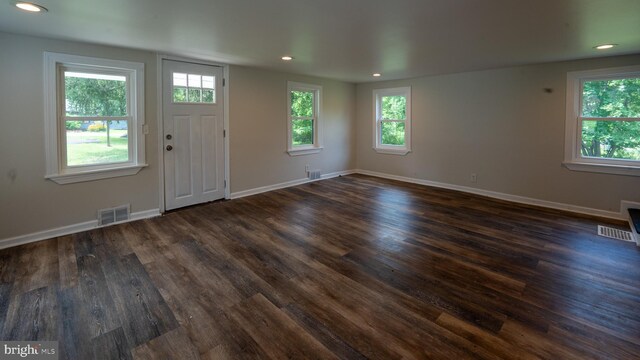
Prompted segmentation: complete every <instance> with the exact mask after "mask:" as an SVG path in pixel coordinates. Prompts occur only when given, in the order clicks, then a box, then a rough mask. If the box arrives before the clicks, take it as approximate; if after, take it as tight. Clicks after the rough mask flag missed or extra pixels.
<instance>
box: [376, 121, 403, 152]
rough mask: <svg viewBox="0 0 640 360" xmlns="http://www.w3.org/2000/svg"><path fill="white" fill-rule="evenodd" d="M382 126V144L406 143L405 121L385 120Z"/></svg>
mask: <svg viewBox="0 0 640 360" xmlns="http://www.w3.org/2000/svg"><path fill="white" fill-rule="evenodd" d="M380 125H381V128H382V131H381V132H382V139H381V144H382V145H400V146H402V145H404V122H403V121H402V122H399V121H383V122H382V123H381V124H380Z"/></svg>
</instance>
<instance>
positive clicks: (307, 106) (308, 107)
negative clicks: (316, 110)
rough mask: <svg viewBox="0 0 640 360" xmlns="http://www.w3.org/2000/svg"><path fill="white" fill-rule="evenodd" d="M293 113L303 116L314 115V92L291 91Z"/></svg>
mask: <svg viewBox="0 0 640 360" xmlns="http://www.w3.org/2000/svg"><path fill="white" fill-rule="evenodd" d="M291 115H293V116H301V117H313V92H311V91H292V92H291Z"/></svg>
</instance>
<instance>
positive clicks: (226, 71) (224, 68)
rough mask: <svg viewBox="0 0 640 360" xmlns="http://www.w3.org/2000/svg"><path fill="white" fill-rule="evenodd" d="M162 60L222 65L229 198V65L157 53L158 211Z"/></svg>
mask: <svg viewBox="0 0 640 360" xmlns="http://www.w3.org/2000/svg"><path fill="white" fill-rule="evenodd" d="M163 60H173V61H182V62H187V63H193V64H201V65H213V66H220V67H222V73H223V76H224V79H225V80H224V81H225V85H224V86H223V88H224V89H223V91H224V104H223V109H222V111H223V113H222V117H223V123H224V131H225V133H226V136H225V137H224V182H225V183H226V186H225V188H224V198H225V199H229V198H230V197H231V191H230V190H231V181H230V172H229V170H230V166H229V136H230V133H229V65H228V64H221V63H217V62H213V61H207V60H199V59H190V58H185V57H181V56H176V55H168V54H158V55H157V56H156V84H157V86H156V89H157V91H156V105H157V106H156V114H157V116H156V118H157V124H158V130H157V131H158V148H157V151H158V179H159V186H160V188H159V191H158V193H159V195H158V202H159V204H158V205H159V206H158V207H159V209H160V213H164V212H165V211H166V209H165V196H164V194H165V192H164V187H165V181H164V180H165V179H164V153H165V151H164V117H163V109H162V103H163V100H162V95H163V93H162V90H163V89H162V61H163Z"/></svg>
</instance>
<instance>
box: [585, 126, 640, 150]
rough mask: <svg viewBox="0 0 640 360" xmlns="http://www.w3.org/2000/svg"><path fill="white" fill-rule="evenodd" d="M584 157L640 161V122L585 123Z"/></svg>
mask: <svg viewBox="0 0 640 360" xmlns="http://www.w3.org/2000/svg"><path fill="white" fill-rule="evenodd" d="M582 156H587V157H597V158H609V159H626V160H640V122H638V121H583V122H582Z"/></svg>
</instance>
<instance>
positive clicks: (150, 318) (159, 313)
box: [103, 254, 178, 346]
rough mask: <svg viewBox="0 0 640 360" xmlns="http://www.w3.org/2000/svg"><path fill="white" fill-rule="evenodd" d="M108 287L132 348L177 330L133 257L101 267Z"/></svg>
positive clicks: (127, 256) (104, 264) (119, 259)
mask: <svg viewBox="0 0 640 360" xmlns="http://www.w3.org/2000/svg"><path fill="white" fill-rule="evenodd" d="M103 269H104V272H105V276H106V278H107V279H108V287H109V290H111V294H113V300H114V303H115V307H116V309H117V314H119V315H120V321H121V323H122V328H123V330H124V332H125V334H126V336H127V339H128V340H129V341H130V343H131V345H132V346H137V345H140V344H143V343H145V342H147V341H149V340H151V339H153V338H155V337H158V336H160V335H162V334H164V333H166V332H167V331H170V330H172V329H175V328H176V327H177V326H178V323H177V322H176V319H175V317H174V315H173V313H172V312H171V310H170V309H169V307H168V306H167V304H166V302H165V300H164V299H163V298H162V296H161V295H160V293H159V292H158V289H157V288H156V287H155V286H154V285H153V283H152V282H151V279H150V278H149V275H148V274H147V272H146V271H145V269H144V267H143V266H142V264H141V263H140V261H139V260H138V258H137V257H136V255H135V254H130V255H126V256H123V257H119V258H115V259H111V260H109V261H106V262H105V263H103Z"/></svg>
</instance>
